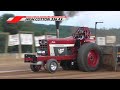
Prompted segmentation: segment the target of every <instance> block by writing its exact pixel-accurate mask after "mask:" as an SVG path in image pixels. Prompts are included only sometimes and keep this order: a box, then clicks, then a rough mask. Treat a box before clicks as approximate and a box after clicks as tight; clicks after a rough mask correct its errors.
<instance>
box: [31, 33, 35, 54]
mask: <svg viewBox="0 0 120 90" xmlns="http://www.w3.org/2000/svg"><path fill="white" fill-rule="evenodd" d="M32 37H33V38H32V39H33V44H32V53H35V39H34V33H33V34H32Z"/></svg>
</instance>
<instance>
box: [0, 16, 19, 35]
mask: <svg viewBox="0 0 120 90" xmlns="http://www.w3.org/2000/svg"><path fill="white" fill-rule="evenodd" d="M10 17H14V15H13V14H3V15H2V16H1V25H2V27H3V32H9V33H10V34H16V33H17V32H18V28H17V23H16V24H11V23H7V22H6V21H7V20H8V18H10Z"/></svg>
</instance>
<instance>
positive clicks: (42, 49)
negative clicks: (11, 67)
mask: <svg viewBox="0 0 120 90" xmlns="http://www.w3.org/2000/svg"><path fill="white" fill-rule="evenodd" d="M90 35H91V32H90V30H89V28H87V27H79V28H78V29H77V31H76V32H75V33H74V34H73V36H72V37H68V38H55V39H53V38H52V39H49V38H48V39H46V40H39V44H40V46H39V49H38V51H37V54H25V57H24V61H25V62H27V63H28V62H29V63H30V68H31V70H32V71H34V72H38V71H39V70H40V69H41V68H42V66H43V67H44V68H45V69H46V70H47V71H49V72H51V73H53V72H55V71H56V70H57V69H58V67H59V65H60V66H61V67H62V68H63V70H73V69H78V70H82V71H86V72H91V71H95V70H97V69H98V68H99V65H100V60H101V55H102V54H101V49H100V48H99V46H98V45H97V44H95V43H93V42H95V39H90Z"/></svg>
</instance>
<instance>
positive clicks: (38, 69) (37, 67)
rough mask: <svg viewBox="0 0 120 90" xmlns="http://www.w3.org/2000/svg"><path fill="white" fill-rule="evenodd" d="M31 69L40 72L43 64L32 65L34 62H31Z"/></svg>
mask: <svg viewBox="0 0 120 90" xmlns="http://www.w3.org/2000/svg"><path fill="white" fill-rule="evenodd" d="M30 69H31V70H32V71H33V72H39V71H40V69H41V65H32V64H30Z"/></svg>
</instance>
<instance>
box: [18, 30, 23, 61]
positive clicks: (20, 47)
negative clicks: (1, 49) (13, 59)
mask: <svg viewBox="0 0 120 90" xmlns="http://www.w3.org/2000/svg"><path fill="white" fill-rule="evenodd" d="M20 34H21V33H20V32H19V33H18V35H19V57H20V59H21V53H22V46H21V38H20Z"/></svg>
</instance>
